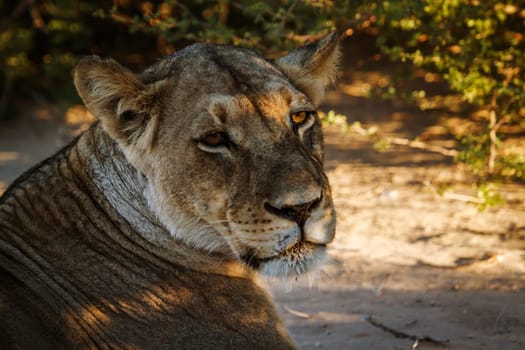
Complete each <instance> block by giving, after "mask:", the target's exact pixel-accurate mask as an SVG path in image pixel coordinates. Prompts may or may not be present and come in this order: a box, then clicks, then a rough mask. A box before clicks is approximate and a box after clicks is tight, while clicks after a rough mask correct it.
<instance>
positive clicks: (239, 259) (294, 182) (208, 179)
mask: <svg viewBox="0 0 525 350" xmlns="http://www.w3.org/2000/svg"><path fill="white" fill-rule="evenodd" d="M337 43H338V37H337V35H336V34H331V35H329V36H327V37H326V38H325V39H323V40H321V41H319V42H318V43H315V44H312V45H309V46H306V47H304V48H301V49H298V50H296V51H294V52H292V53H290V54H289V55H288V56H286V57H284V58H282V59H281V60H278V61H277V62H276V63H275V64H274V63H271V62H268V61H266V60H264V59H263V58H261V57H260V56H258V55H256V54H254V53H253V52H251V51H248V50H245V49H241V48H233V47H227V46H217V45H206V44H196V45H193V46H190V47H188V48H186V49H184V50H182V51H180V52H178V53H177V54H175V55H173V56H170V57H166V58H163V59H162V60H160V61H159V62H158V63H156V64H155V65H153V66H151V67H150V68H148V69H147V70H146V71H144V72H143V73H141V74H134V73H132V72H131V71H129V70H127V69H125V68H123V67H122V66H120V65H119V64H118V63H117V62H115V61H113V60H103V59H100V58H98V57H88V58H85V59H84V60H82V61H81V62H80V63H79V64H78V66H77V68H76V71H75V85H76V87H77V90H78V92H79V95H80V96H81V97H82V99H83V100H84V102H85V104H86V106H87V108H88V109H89V110H90V111H91V112H92V113H93V114H94V115H95V116H96V117H97V118H98V120H99V122H98V123H96V124H95V125H94V126H93V127H92V128H91V129H90V130H89V131H87V132H86V133H84V134H83V135H81V136H80V138H79V139H77V140H75V141H74V142H73V143H72V144H71V145H69V146H68V147H66V148H65V149H63V150H61V151H60V152H59V153H57V154H56V155H54V156H53V157H51V158H49V159H48V160H47V161H45V162H43V163H42V164H40V165H38V166H37V167H35V168H33V169H31V170H30V171H28V172H27V173H26V174H24V175H23V176H22V177H21V178H19V179H18V180H17V181H16V182H15V183H14V184H13V185H12V186H11V187H10V188H9V189H8V190H7V191H6V193H5V194H4V196H3V197H2V198H1V199H0V281H1V282H0V348H2V349H4V348H5V349H9V348H18V347H21V348H38V349H59V348H74V349H82V348H151V349H161V348H169V349H174V348H176V349H208V348H210V349H211V348H213V349H233V348H237V349H293V348H295V344H294V342H293V341H292V340H291V338H290V337H289V335H288V334H287V332H286V330H285V329H284V327H283V325H282V323H281V321H280V320H279V317H278V315H277V312H276V311H275V309H274V306H273V304H272V302H271V300H270V298H269V297H268V295H267V294H266V292H265V291H264V290H262V289H261V288H260V287H259V286H258V285H257V283H256V281H255V272H256V271H261V272H262V273H266V274H269V275H274V276H281V277H285V278H286V277H294V276H297V275H300V274H302V273H304V272H308V271H311V270H312V269H314V268H315V267H316V266H317V265H318V263H319V262H320V261H321V260H322V258H323V256H324V253H325V246H326V244H328V243H329V242H330V241H331V240H332V239H333V237H334V231H335V213H334V209H333V205H332V199H331V194H330V187H329V184H328V180H327V178H326V175H325V174H324V172H323V169H322V157H323V155H322V134H321V127H320V122H319V120H318V118H317V115H316V114H315V108H316V106H317V105H318V103H319V101H320V100H321V98H322V96H323V94H324V89H325V88H326V85H327V84H328V83H329V82H330V81H331V80H332V79H333V73H334V71H335V66H336V64H337V57H338V55H339V51H338V47H337V46H338V44H337ZM300 111H306V112H308V113H307V115H308V119H307V120H305V122H304V123H303V124H300V125H295V124H294V123H293V121H292V119H291V117H290V115H291V114H293V113H297V112H300Z"/></svg>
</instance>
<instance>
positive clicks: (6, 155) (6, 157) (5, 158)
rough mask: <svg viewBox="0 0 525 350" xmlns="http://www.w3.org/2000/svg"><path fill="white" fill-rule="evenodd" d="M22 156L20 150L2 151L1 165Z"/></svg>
mask: <svg viewBox="0 0 525 350" xmlns="http://www.w3.org/2000/svg"><path fill="white" fill-rule="evenodd" d="M21 158H22V155H21V154H20V153H19V152H4V151H0V165H1V164H2V163H3V162H12V161H16V160H19V159H21Z"/></svg>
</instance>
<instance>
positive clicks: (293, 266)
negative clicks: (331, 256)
mask: <svg viewBox="0 0 525 350" xmlns="http://www.w3.org/2000/svg"><path fill="white" fill-rule="evenodd" d="M325 257H326V249H325V248H324V247H318V248H316V249H313V250H312V251H311V252H310V253H309V254H307V255H306V256H302V257H301V258H300V259H296V258H294V257H286V256H285V257H281V258H280V259H272V260H270V261H266V262H263V263H262V264H261V266H260V268H259V271H260V272H261V273H262V274H264V275H267V276H270V277H279V278H296V277H298V276H301V275H303V274H305V273H311V272H314V271H315V270H316V269H317V268H319V267H320V266H321V263H322V262H323V260H324V259H325Z"/></svg>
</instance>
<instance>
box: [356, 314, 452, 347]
mask: <svg viewBox="0 0 525 350" xmlns="http://www.w3.org/2000/svg"><path fill="white" fill-rule="evenodd" d="M364 319H365V321H366V322H368V323H370V324H371V325H372V326H374V327H377V328H380V329H382V330H383V331H385V332H388V333H390V334H393V335H394V336H395V337H396V338H404V339H411V340H414V341H415V342H416V343H417V344H419V343H422V342H427V343H432V344H436V345H440V346H445V345H446V344H447V343H448V342H449V340H448V339H436V338H432V337H429V336H427V335H425V336H423V337H420V336H417V335H414V334H408V333H405V332H401V331H398V330H396V329H394V328H390V327H388V326H385V325H384V324H382V323H381V322H379V321H376V320H375V319H373V318H372V316H371V315H365V317H364ZM416 346H417V345H416Z"/></svg>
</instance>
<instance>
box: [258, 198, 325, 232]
mask: <svg viewBox="0 0 525 350" xmlns="http://www.w3.org/2000/svg"><path fill="white" fill-rule="evenodd" d="M321 199H322V198H321V197H319V198H317V199H315V200H313V201H311V202H307V203H301V204H294V205H285V206H281V207H277V206H274V205H272V204H270V203H268V202H267V203H265V204H264V207H265V208H266V210H267V211H269V212H270V213H272V214H274V215H277V216H280V217H282V218H285V219H288V220H292V221H295V222H296V223H297V224H298V225H299V226H300V227H303V226H304V223H305V222H306V220H307V219H308V218H309V217H310V214H311V213H312V211H314V210H315V209H316V208H317V207H319V204H320V203H321Z"/></svg>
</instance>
